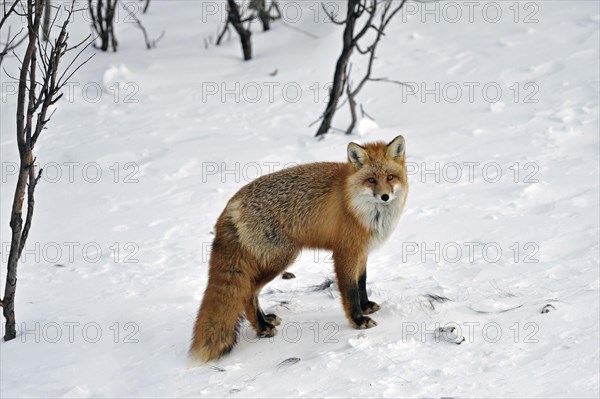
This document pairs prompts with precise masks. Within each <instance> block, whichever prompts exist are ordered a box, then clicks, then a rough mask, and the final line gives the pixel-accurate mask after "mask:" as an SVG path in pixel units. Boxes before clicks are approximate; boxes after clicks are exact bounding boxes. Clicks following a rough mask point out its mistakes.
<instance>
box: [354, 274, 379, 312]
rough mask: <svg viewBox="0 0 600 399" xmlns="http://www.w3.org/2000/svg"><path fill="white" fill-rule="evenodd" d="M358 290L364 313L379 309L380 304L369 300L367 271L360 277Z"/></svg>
mask: <svg viewBox="0 0 600 399" xmlns="http://www.w3.org/2000/svg"><path fill="white" fill-rule="evenodd" d="M358 291H359V294H360V308H361V311H362V313H363V314H371V313H375V312H377V311H378V310H379V305H378V304H377V303H375V302H372V301H369V298H368V297H367V271H366V270H365V272H364V273H363V274H362V276H360V278H359V279H358Z"/></svg>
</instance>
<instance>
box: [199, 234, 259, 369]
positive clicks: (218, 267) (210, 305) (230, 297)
mask: <svg viewBox="0 0 600 399" xmlns="http://www.w3.org/2000/svg"><path fill="white" fill-rule="evenodd" d="M215 242H217V240H215ZM229 249H231V248H229ZM233 249H234V250H233V251H225V250H224V248H223V246H221V245H213V253H212V254H211V259H210V269H209V277H208V286H207V287H206V291H205V292H204V298H203V299H202V305H200V309H199V310H198V317H197V318H196V324H195V326H194V336H193V338H192V346H191V348H190V356H191V357H192V359H194V360H200V361H203V362H207V361H209V360H213V359H217V358H219V357H221V355H224V354H226V353H228V352H229V351H231V349H232V348H233V346H234V345H235V344H236V342H237V339H238V329H239V325H240V322H241V320H242V316H243V314H244V311H245V305H246V304H247V303H248V302H249V301H251V298H252V285H251V280H250V278H249V277H248V275H247V273H246V270H245V269H246V266H247V265H245V263H244V261H243V260H242V258H241V255H240V254H239V251H237V252H236V248H235V246H234V248H233Z"/></svg>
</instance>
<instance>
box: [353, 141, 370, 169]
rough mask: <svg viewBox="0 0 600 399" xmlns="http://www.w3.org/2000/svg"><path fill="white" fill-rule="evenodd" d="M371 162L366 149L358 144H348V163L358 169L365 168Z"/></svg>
mask: <svg viewBox="0 0 600 399" xmlns="http://www.w3.org/2000/svg"><path fill="white" fill-rule="evenodd" d="M368 160H369V154H367V150H365V149H364V147H361V146H359V145H358V144H356V143H350V144H348V161H350V163H351V164H352V165H354V166H355V167H356V169H359V168H361V167H362V166H364V164H365V163H367V161H368Z"/></svg>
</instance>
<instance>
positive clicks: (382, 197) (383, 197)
mask: <svg viewBox="0 0 600 399" xmlns="http://www.w3.org/2000/svg"><path fill="white" fill-rule="evenodd" d="M389 199H390V196H389V195H387V194H383V195H382V196H381V200H382V201H387V200H389Z"/></svg>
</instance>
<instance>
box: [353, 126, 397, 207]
mask: <svg viewBox="0 0 600 399" xmlns="http://www.w3.org/2000/svg"><path fill="white" fill-rule="evenodd" d="M405 148H406V146H405V143H404V137H402V136H398V137H396V138H395V139H394V140H392V141H391V142H390V143H389V144H386V143H384V142H376V143H370V144H365V145H364V146H360V145H358V144H356V143H350V144H348V161H349V162H350V164H351V165H352V167H353V168H354V170H355V173H354V174H353V175H352V177H351V181H352V183H351V187H349V189H350V194H351V196H352V197H354V198H355V199H356V200H360V201H361V202H364V203H365V205H366V204H373V205H383V206H387V205H392V204H397V201H401V203H402V205H404V201H405V199H406V194H407V192H408V179H407V176H406V161H405Z"/></svg>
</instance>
